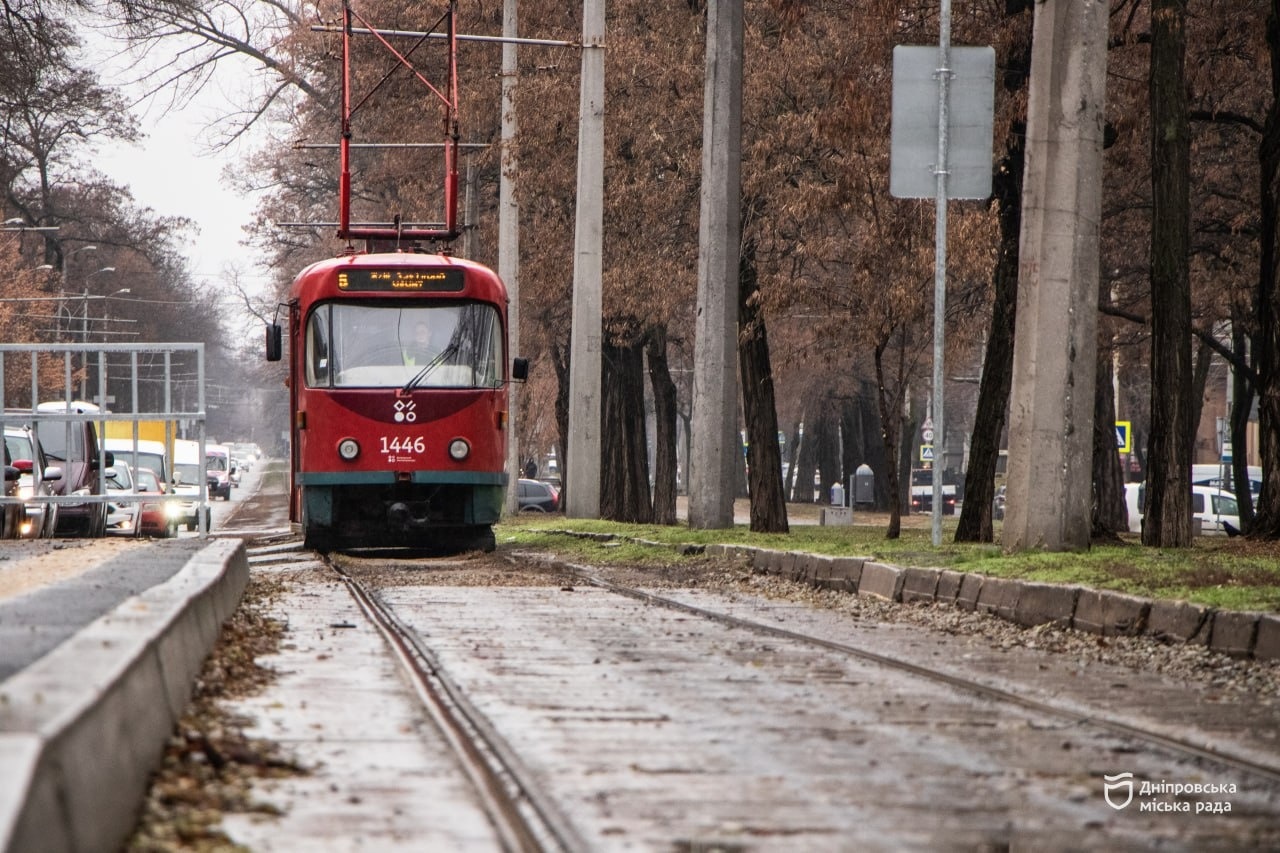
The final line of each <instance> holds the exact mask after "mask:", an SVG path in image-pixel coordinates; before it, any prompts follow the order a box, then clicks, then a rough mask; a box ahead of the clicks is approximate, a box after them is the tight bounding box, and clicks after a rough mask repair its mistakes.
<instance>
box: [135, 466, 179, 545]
mask: <svg viewBox="0 0 1280 853" xmlns="http://www.w3.org/2000/svg"><path fill="white" fill-rule="evenodd" d="M134 474H135V479H136V480H137V483H138V492H139V493H141V494H147V495H152V494H154V495H166V494H168V493H169V487H168V486H167V485H166V484H165V483H164V482H163V481H161V479H160V478H159V477H158V476H156V472H155V471H152V470H151V469H150V468H138V469H137V470H136V471H134ZM183 512H184V510H183V508H182V504H180V503H179V502H178V501H172V500H170V501H145V502H143V503H142V509H141V514H140V516H139V518H138V530H139V532H140V533H143V534H146V535H148V536H156V537H159V538H160V539H168V538H170V537H173V536H177V535H178V524H179V522H180V521H181V520H182V515H183Z"/></svg>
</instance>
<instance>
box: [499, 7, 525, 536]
mask: <svg viewBox="0 0 1280 853" xmlns="http://www.w3.org/2000/svg"><path fill="white" fill-rule="evenodd" d="M517 22H518V19H517V12H516V0H503V4H502V37H503V42H502V163H501V169H500V172H501V176H500V177H499V179H498V278H500V279H502V281H503V283H504V284H506V286H507V297H508V299H509V300H510V301H509V303H508V305H507V340H508V342H509V343H508V346H509V347H510V351H509V352H508V353H507V362H508V363H510V362H511V357H512V356H515V355H519V354H520V202H519V201H518V200H517V199H516V187H515V184H516V165H517V164H516V155H515V138H516V132H517V131H518V130H519V123H518V122H517V121H516V74H517V71H518V69H519V64H518V61H517V60H518V55H517V52H518V46H517V44H516V43H515V41H514V39H515V38H516V37H517V36H518V35H519V27H518V25H517ZM519 387H520V386H519V385H517V384H516V383H514V382H513V383H511V384H510V385H508V386H507V393H508V398H507V399H508V402H507V472H508V473H509V474H510V477H511V479H510V484H511V485H510V487H509V488H508V489H507V501H506V504H507V509H506V511H507V512H508V513H511V514H514V513H515V512H516V511H517V510H518V509H519V494H520V489H519V483H518V482H517V481H518V480H519V478H520V470H521V466H520V441H519V436H518V435H517V434H516V412H517V411H518V398H517V396H516V393H517V389H518V388H519Z"/></svg>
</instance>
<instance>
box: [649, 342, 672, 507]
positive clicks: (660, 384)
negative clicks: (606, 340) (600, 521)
mask: <svg viewBox="0 0 1280 853" xmlns="http://www.w3.org/2000/svg"><path fill="white" fill-rule="evenodd" d="M645 354H646V355H647V356H648V360H649V387H650V388H652V389H653V421H654V424H655V426H654V435H653V447H654V454H653V522H654V524H675V523H676V469H677V467H678V462H677V459H676V384H675V383H674V382H672V381H671V370H670V368H669V367H668V365H667V328H666V326H655V327H653V328H651V329H650V330H649V334H648V335H647V336H646V337H645Z"/></svg>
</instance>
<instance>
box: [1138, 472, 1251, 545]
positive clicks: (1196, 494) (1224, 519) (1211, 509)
mask: <svg viewBox="0 0 1280 853" xmlns="http://www.w3.org/2000/svg"><path fill="white" fill-rule="evenodd" d="M1124 495H1125V503H1126V504H1127V506H1128V510H1129V530H1130V531H1131V532H1133V533H1140V532H1142V517H1143V514H1144V513H1145V512H1146V502H1147V484H1146V483H1126V484H1125V487H1124ZM1191 515H1192V518H1194V519H1199V521H1200V532H1201V533H1202V534H1204V535H1206V536H1215V535H1217V536H1221V535H1223V534H1225V535H1228V536H1234V535H1236V534H1237V533H1239V532H1240V504H1239V503H1238V502H1237V500H1236V496H1235V495H1234V494H1232V493H1231V492H1228V491H1225V490H1223V489H1219V488H1218V487H1216V486H1202V485H1193V486H1192V487H1191Z"/></svg>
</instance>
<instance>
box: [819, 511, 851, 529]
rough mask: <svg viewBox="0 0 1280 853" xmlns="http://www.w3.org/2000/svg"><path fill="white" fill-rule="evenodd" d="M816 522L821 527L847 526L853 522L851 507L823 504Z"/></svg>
mask: <svg viewBox="0 0 1280 853" xmlns="http://www.w3.org/2000/svg"><path fill="white" fill-rule="evenodd" d="M818 524H819V525H820V526H822V527H848V526H849V525H851V524H853V509H852V508H850V507H846V506H824V507H823V508H822V512H821V514H820V517H819V519H818Z"/></svg>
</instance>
